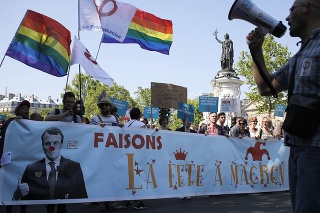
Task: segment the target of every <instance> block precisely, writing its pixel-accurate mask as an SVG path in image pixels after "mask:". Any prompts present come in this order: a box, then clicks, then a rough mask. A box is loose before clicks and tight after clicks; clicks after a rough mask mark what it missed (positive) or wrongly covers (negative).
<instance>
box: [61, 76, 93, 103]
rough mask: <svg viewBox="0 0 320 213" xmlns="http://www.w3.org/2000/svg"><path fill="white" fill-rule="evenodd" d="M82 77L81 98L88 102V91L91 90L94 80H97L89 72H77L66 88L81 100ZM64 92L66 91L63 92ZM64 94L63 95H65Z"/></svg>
mask: <svg viewBox="0 0 320 213" xmlns="http://www.w3.org/2000/svg"><path fill="white" fill-rule="evenodd" d="M80 78H81V99H82V100H83V102H86V99H87V95H88V93H87V91H88V90H90V89H91V88H90V87H92V86H93V84H92V81H95V80H94V79H93V78H91V76H90V75H87V74H82V73H80V74H76V75H75V77H74V78H73V79H72V82H71V85H72V86H71V85H69V84H68V85H67V88H66V90H67V91H70V92H73V94H74V95H75V96H76V100H80ZM63 94H64V93H63ZM63 94H62V95H61V97H63Z"/></svg>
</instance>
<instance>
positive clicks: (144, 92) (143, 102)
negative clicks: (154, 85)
mask: <svg viewBox="0 0 320 213" xmlns="http://www.w3.org/2000/svg"><path fill="white" fill-rule="evenodd" d="M134 94H135V95H137V97H136V98H135V102H136V104H137V106H138V108H139V109H140V110H142V112H143V108H144V107H146V106H147V107H150V105H151V90H150V88H145V89H143V88H142V87H140V86H139V87H138V91H136V92H134Z"/></svg>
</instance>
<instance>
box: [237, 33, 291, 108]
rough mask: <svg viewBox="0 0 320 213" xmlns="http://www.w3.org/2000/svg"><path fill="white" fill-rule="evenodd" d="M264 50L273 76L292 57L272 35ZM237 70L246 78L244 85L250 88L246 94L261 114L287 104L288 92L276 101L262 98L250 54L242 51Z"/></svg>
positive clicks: (266, 61) (268, 36)
mask: <svg viewBox="0 0 320 213" xmlns="http://www.w3.org/2000/svg"><path fill="white" fill-rule="evenodd" d="M262 49H263V55H264V59H265V63H266V67H267V69H268V70H269V72H270V73H271V74H273V73H274V72H275V71H276V70H277V69H279V68H280V67H282V66H283V65H285V64H286V63H287V61H288V60H289V58H290V57H291V53H290V52H289V51H288V47H287V46H285V47H284V46H282V45H281V44H279V43H277V42H276V41H275V40H274V37H273V36H271V35H266V37H265V41H264V43H263V47H262ZM235 70H236V71H237V72H238V74H239V75H241V76H244V77H245V81H244V83H245V84H247V85H248V86H249V91H250V92H245V94H246V96H247V98H248V99H249V101H250V102H253V103H257V104H256V105H257V110H258V112H259V113H263V112H268V113H270V112H271V111H272V110H274V108H275V105H276V104H286V97H287V93H286V92H281V93H279V94H278V98H276V99H275V98H273V97H270V96H269V97H267V96H261V95H260V94H259V92H258V87H257V85H256V83H255V81H254V78H253V64H252V58H251V55H250V53H249V52H245V51H242V52H241V53H240V57H239V61H238V63H237V64H236V66H235Z"/></svg>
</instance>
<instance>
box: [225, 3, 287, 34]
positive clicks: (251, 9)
mask: <svg viewBox="0 0 320 213" xmlns="http://www.w3.org/2000/svg"><path fill="white" fill-rule="evenodd" d="M228 19H229V20H232V19H242V20H245V21H248V22H250V23H252V24H254V25H256V26H258V27H259V28H260V29H261V31H262V32H263V34H264V35H266V34H267V33H271V34H272V35H274V36H276V37H278V38H281V37H282V36H283V35H284V33H285V32H286V30H287V27H286V26H284V25H283V24H282V22H281V21H277V20H276V19H274V18H273V17H271V16H270V15H268V14H267V13H266V12H264V11H263V10H261V9H260V8H259V7H257V6H256V5H255V4H254V3H253V2H252V1H250V0H236V1H235V2H234V3H233V5H232V7H231V9H230V11H229V15H228Z"/></svg>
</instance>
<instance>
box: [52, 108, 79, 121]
mask: <svg viewBox="0 0 320 213" xmlns="http://www.w3.org/2000/svg"><path fill="white" fill-rule="evenodd" d="M54 114H55V115H59V114H60V109H54ZM72 116H73V122H74V123H77V115H76V113H73V115H72Z"/></svg>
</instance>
